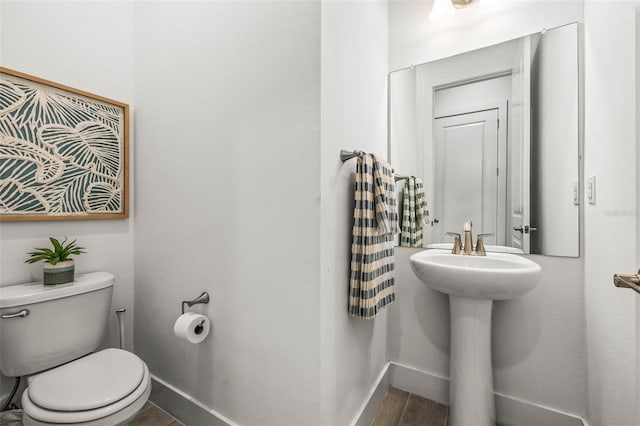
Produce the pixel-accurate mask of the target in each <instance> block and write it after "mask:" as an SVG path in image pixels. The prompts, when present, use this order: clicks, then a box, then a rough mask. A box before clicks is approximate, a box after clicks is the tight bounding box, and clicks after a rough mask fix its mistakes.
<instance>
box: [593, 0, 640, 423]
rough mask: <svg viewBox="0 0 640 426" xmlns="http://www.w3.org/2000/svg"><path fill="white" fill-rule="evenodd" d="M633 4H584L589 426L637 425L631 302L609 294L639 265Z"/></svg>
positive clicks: (623, 294) (625, 294) (630, 296)
mask: <svg viewBox="0 0 640 426" xmlns="http://www.w3.org/2000/svg"><path fill="white" fill-rule="evenodd" d="M638 4H639V3H638V2H612V3H607V4H600V3H597V2H587V3H586V4H585V91H586V103H585V176H596V178H597V196H596V204H595V205H589V204H587V205H586V206H585V222H586V232H585V247H586V251H585V261H586V262H585V299H586V320H587V328H586V331H587V353H588V360H589V363H588V367H589V368H588V378H589V422H590V424H593V425H600V424H602V425H632V424H637V421H638V420H639V419H635V422H636V423H634V416H635V411H636V410H635V407H634V405H635V404H634V403H635V402H636V401H637V399H636V396H635V393H636V392H637V388H636V386H637V384H636V383H635V377H634V376H635V375H634V374H633V372H634V370H636V369H637V363H636V356H638V355H637V354H636V353H635V350H636V344H635V342H636V339H637V331H636V324H637V323H636V309H637V308H636V299H637V296H635V294H634V293H632V292H630V291H629V290H622V289H616V288H615V287H613V284H612V282H611V277H612V276H613V274H614V273H624V271H631V272H627V273H634V272H636V270H637V268H638V266H639V265H638V263H637V260H638V257H637V256H638V253H636V249H637V246H636V241H634V237H635V236H636V235H637V233H636V223H637V222H636V221H637V215H638V214H637V210H636V205H637V204H636V184H637V183H636V182H637V172H638V163H637V162H636V158H637V157H636V151H637V150H638V139H637V137H638V135H637V134H636V120H637V117H638V116H637V114H638V105H637V104H636V87H637V83H638V81H637V79H638V68H637V66H638V65H637V64H638V63H637V62H636V61H637V59H636V58H637V55H638V51H637V48H638V46H637V45H636V35H637V15H638ZM621 40H624V42H623V43H621ZM605 82H606V83H605Z"/></svg>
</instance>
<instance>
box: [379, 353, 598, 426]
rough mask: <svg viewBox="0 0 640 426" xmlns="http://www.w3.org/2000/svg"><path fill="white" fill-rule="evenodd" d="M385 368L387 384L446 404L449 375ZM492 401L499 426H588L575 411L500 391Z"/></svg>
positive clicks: (394, 366)
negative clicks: (537, 402)
mask: <svg viewBox="0 0 640 426" xmlns="http://www.w3.org/2000/svg"><path fill="white" fill-rule="evenodd" d="M385 369H386V370H387V374H388V376H389V385H390V386H393V387H395V388H398V389H401V390H404V391H407V392H411V393H413V394H416V395H419V396H422V397H424V398H428V399H430V400H432V401H436V402H439V403H441V404H446V405H448V403H449V378H447V377H444V376H441V375H439V374H436V373H433V372H429V371H424V370H420V369H417V368H414V367H410V366H407V365H403V364H400V363H397V362H390V363H389V365H388V367H385ZM495 401H496V417H497V419H496V420H497V423H498V425H500V426H588V425H587V422H586V421H585V420H584V419H583V418H582V417H580V416H577V415H575V414H572V413H566V412H564V411H561V410H557V409H555V408H552V407H548V406H545V405H542V404H536V403H532V402H529V401H525V400H523V399H520V398H516V397H513V396H510V395H505V394H503V393H500V392H495ZM374 414H375V412H374Z"/></svg>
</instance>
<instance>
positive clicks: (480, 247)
mask: <svg viewBox="0 0 640 426" xmlns="http://www.w3.org/2000/svg"><path fill="white" fill-rule="evenodd" d="M493 235H495V233H493V232H487V233H484V234H478V236H477V240H476V249H475V252H476V256H486V255H487V252H486V251H485V249H484V238H483V237H489V236H493Z"/></svg>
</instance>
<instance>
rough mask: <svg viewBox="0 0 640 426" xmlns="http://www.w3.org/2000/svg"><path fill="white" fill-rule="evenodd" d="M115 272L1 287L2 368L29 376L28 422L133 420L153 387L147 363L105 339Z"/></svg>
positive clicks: (97, 425)
mask: <svg viewBox="0 0 640 426" xmlns="http://www.w3.org/2000/svg"><path fill="white" fill-rule="evenodd" d="M113 284H114V277H113V275H112V274H110V273H107V272H93V273H88V274H82V275H77V276H76V279H75V281H73V282H72V283H69V284H62V285H56V286H45V285H43V284H42V283H41V282H40V283H29V284H19V285H12V286H7V287H2V288H0V318H1V319H0V371H2V374H3V375H5V376H8V377H21V376H27V380H28V386H27V389H26V390H25V391H24V392H23V394H22V408H23V423H24V424H25V426H29V425H78V426H115V425H126V424H128V423H129V422H130V421H131V420H132V419H133V418H134V417H135V416H136V414H137V413H138V412H139V411H140V410H141V409H142V407H143V405H144V404H145V402H146V401H147V400H148V399H149V394H150V393H151V378H150V374H149V369H148V368H147V365H146V364H145V363H144V362H143V361H142V360H141V359H140V358H138V357H137V356H136V355H135V354H133V353H131V352H127V351H124V350H122V349H115V348H108V349H103V350H101V351H98V352H95V351H96V349H98V347H99V346H100V343H101V342H102V338H103V336H104V333H105V331H106V327H107V321H108V319H109V308H110V306H111V296H112V293H113Z"/></svg>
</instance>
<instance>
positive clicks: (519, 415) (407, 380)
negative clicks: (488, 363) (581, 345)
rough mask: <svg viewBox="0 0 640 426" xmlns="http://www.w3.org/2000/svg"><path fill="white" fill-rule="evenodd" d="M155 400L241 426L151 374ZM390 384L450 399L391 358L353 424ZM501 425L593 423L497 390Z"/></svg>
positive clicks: (427, 375)
mask: <svg viewBox="0 0 640 426" xmlns="http://www.w3.org/2000/svg"><path fill="white" fill-rule="evenodd" d="M151 377H152V383H153V388H152V391H151V398H150V399H151V401H153V402H154V403H155V404H157V405H158V406H159V407H161V408H162V409H163V410H165V411H167V412H168V413H169V414H171V415H172V416H174V417H175V418H177V419H178V420H180V421H181V422H183V423H184V424H186V425H208V426H209V425H210V426H239V425H238V424H237V423H234V422H233V421H232V420H230V419H228V418H226V417H225V416H223V415H222V414H220V413H218V412H217V411H215V410H214V409H212V408H209V407H207V406H206V405H204V404H203V403H201V402H200V401H198V400H196V399H194V398H192V397H191V396H189V395H187V394H186V393H184V392H183V391H181V390H180V389H177V388H176V387H174V386H172V385H170V384H169V383H167V382H165V381H163V380H162V379H159V378H158V377H155V376H153V375H152V376H151ZM389 386H393V387H395V388H398V389H401V390H404V391H407V392H411V393H413V394H416V395H419V396H422V397H424V398H428V399H430V400H432V401H436V402H439V403H441V404H448V403H449V379H448V378H447V377H444V376H441V375H438V374H436V373H433V372H428V371H424V370H420V369H417V368H414V367H410V366H407V365H403V364H399V363H397V362H388V363H387V364H385V366H384V367H383V369H382V371H381V372H380V374H379V375H378V378H377V379H376V381H375V383H374V384H373V386H372V387H371V389H370V391H369V393H368V394H367V397H366V399H365V400H364V401H363V403H362V406H361V407H360V409H359V410H358V412H357V413H356V415H355V416H354V418H353V420H352V421H351V424H350V425H351V426H368V425H370V424H371V422H372V421H373V418H374V416H375V414H376V411H377V409H378V407H379V406H380V403H382V400H383V399H384V397H385V394H386V393H387V390H388V389H389ZM495 398H496V417H497V423H498V425H499V426H589V425H588V424H587V422H586V421H585V420H584V419H583V418H581V417H580V416H577V415H575V414H571V413H566V412H563V411H561V410H557V409H555V408H552V407H548V406H545V405H541V404H535V403H532V402H529V401H525V400H523V399H520V398H516V397H513V396H509V395H505V394H503V393H500V392H495Z"/></svg>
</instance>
